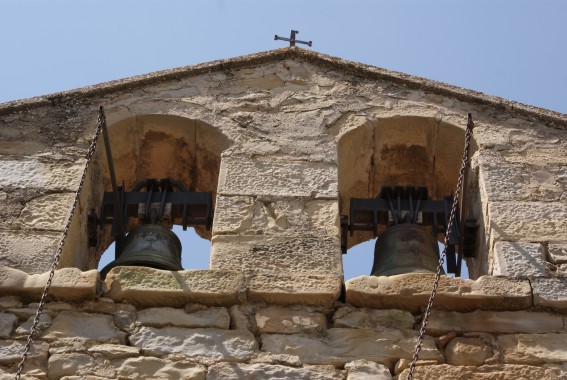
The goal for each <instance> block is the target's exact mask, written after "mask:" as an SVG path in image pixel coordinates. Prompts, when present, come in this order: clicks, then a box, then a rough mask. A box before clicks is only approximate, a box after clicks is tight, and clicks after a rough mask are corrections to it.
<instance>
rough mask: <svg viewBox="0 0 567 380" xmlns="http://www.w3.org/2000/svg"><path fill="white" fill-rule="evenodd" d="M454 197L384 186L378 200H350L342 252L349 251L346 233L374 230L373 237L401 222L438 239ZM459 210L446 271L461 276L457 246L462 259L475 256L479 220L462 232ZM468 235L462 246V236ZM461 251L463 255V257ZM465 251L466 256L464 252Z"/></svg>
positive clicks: (471, 221)
mask: <svg viewBox="0 0 567 380" xmlns="http://www.w3.org/2000/svg"><path fill="white" fill-rule="evenodd" d="M452 203H453V196H452V195H450V196H446V197H443V199H442V200H433V199H430V198H429V196H428V192H427V188H426V187H414V186H387V187H383V188H382V190H381V192H380V194H379V195H378V196H377V197H376V198H372V199H367V198H351V200H350V216H349V217H347V216H346V215H341V249H342V252H343V253H346V251H347V235H348V234H347V231H348V232H350V235H351V236H352V235H353V233H354V232H355V231H371V232H372V233H373V235H374V237H376V236H378V234H379V233H381V231H383V230H385V229H386V228H388V227H390V226H392V225H395V224H400V223H415V224H419V225H423V226H430V227H431V233H432V234H433V235H434V236H435V238H436V239H437V236H438V235H439V234H444V233H445V230H446V229H447V224H448V221H449V215H450V213H451V205H452ZM458 220H460V211H459V210H458V209H457V215H456V218H455V222H454V225H453V228H451V235H450V236H449V240H448V245H447V249H446V253H447V271H448V272H451V273H460V260H457V250H456V246H459V248H460V249H459V259H460V258H461V256H462V254H464V255H465V257H470V256H469V255H472V254H474V251H475V240H476V220H475V219H467V221H466V222H465V226H466V227H465V228H464V230H460V229H459V224H460V223H459V222H458ZM463 233H464V234H465V237H464V239H463V242H462V243H461V244H460V243H459V242H460V237H461V236H462V235H463ZM461 251H462V252H463V253H462V254H461ZM464 252H466V253H464Z"/></svg>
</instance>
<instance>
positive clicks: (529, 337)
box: [498, 332, 567, 365]
mask: <svg viewBox="0 0 567 380" xmlns="http://www.w3.org/2000/svg"><path fill="white" fill-rule="evenodd" d="M498 345H499V346H500V350H501V356H502V360H503V361H504V363H511V364H529V365H541V364H545V363H564V362H567V333H565V332H563V333H547V334H512V335H500V336H499V337H498Z"/></svg>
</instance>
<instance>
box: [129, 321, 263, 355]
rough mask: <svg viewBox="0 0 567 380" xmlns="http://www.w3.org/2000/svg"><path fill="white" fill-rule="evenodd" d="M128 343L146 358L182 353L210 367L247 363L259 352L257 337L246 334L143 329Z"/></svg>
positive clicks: (245, 332)
mask: <svg viewBox="0 0 567 380" xmlns="http://www.w3.org/2000/svg"><path fill="white" fill-rule="evenodd" d="M129 341H130V344H131V345H134V346H137V347H139V348H140V349H141V350H142V352H143V353H144V354H145V355H152V356H164V355H168V354H172V353H181V354H183V355H185V356H186V357H188V358H192V359H195V360H198V361H200V362H203V363H207V364H211V363H215V362H219V361H229V362H244V361H248V360H250V358H251V357H252V354H253V353H254V352H255V351H257V350H258V342H256V339H255V338H254V335H252V334H251V333H250V332H247V331H243V330H220V329H212V328H210V329H186V328H181V327H164V328H154V327H141V328H140V329H139V330H138V331H137V332H136V333H134V334H132V335H130V337H129Z"/></svg>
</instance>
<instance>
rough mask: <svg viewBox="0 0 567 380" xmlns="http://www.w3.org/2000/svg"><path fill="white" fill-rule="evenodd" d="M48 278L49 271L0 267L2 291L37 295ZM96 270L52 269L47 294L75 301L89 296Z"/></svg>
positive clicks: (92, 295) (29, 296)
mask: <svg viewBox="0 0 567 380" xmlns="http://www.w3.org/2000/svg"><path fill="white" fill-rule="evenodd" d="M48 278H49V272H45V273H41V274H27V273H25V272H22V271H20V270H18V269H14V268H9V267H5V266H2V267H0V293H2V294H3V295H17V296H20V297H23V298H26V299H36V300H37V299H39V297H40V296H41V294H42V293H43V289H44V288H45V284H46V283H47V279H48ZM98 280H99V274H98V272H97V271H96V270H94V269H93V270H90V271H87V272H82V271H80V270H79V269H77V268H62V269H58V270H56V271H55V275H54V277H53V281H52V282H51V287H50V288H49V293H48V294H49V298H50V299H57V300H64V301H78V300H86V299H93V298H95V296H96V290H97V285H98Z"/></svg>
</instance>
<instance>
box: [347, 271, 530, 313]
mask: <svg viewBox="0 0 567 380" xmlns="http://www.w3.org/2000/svg"><path fill="white" fill-rule="evenodd" d="M434 280H435V275H434V274H428V273H427V274H426V273H406V274H401V275H396V276H390V277H385V276H383V277H374V276H360V277H357V278H353V279H351V280H349V281H347V282H346V284H345V286H346V302H347V303H350V304H351V305H353V306H357V307H371V308H375V309H401V310H407V311H410V312H412V313H417V312H419V311H420V309H421V308H422V307H425V306H426V305H427V301H428V299H429V295H430V293H431V288H432V287H433V282H434ZM531 306H532V292H531V287H530V283H529V281H528V280H521V279H514V278H506V277H493V276H482V277H480V278H478V279H477V280H468V279H462V278H453V277H447V276H442V277H441V281H440V283H439V287H438V290H437V295H436V297H435V308H436V309H439V310H448V311H473V310H476V309H481V310H522V309H528V308H530V307H531Z"/></svg>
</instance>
